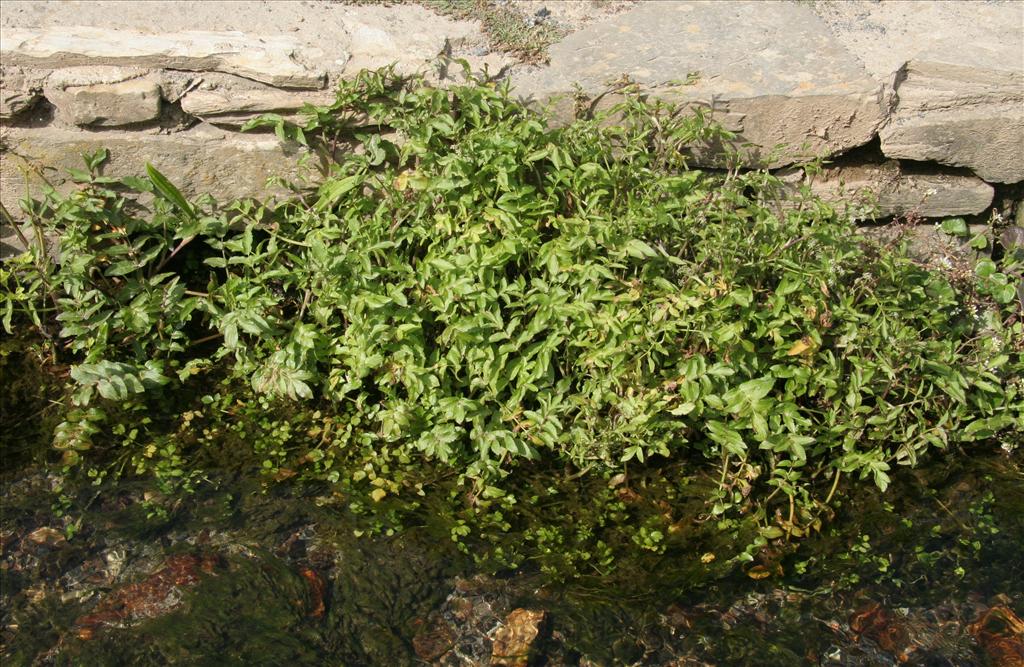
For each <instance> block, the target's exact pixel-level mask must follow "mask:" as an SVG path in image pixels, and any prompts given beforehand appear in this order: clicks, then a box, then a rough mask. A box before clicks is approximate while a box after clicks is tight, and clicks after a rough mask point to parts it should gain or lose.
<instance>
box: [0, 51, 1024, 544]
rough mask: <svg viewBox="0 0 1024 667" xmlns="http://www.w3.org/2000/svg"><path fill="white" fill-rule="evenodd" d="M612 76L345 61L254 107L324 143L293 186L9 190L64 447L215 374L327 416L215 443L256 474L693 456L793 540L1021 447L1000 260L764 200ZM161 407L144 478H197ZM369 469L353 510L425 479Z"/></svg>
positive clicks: (21, 286)
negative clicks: (921, 261)
mask: <svg viewBox="0 0 1024 667" xmlns="http://www.w3.org/2000/svg"><path fill="white" fill-rule="evenodd" d="M623 92H624V101H623V102H622V103H620V104H618V105H616V106H615V107H614V108H612V109H610V110H609V111H608V112H607V113H604V114H600V115H598V116H597V117H594V118H579V119H577V120H575V121H574V122H572V123H570V124H568V125H565V126H562V127H557V128H556V127H552V126H550V125H549V124H548V122H547V119H546V118H545V117H544V116H543V115H541V114H540V113H539V112H536V111H532V110H530V109H528V108H525V107H523V106H522V105H520V104H519V103H517V102H515V101H514V100H513V99H511V97H510V95H509V92H508V90H507V89H506V88H503V87H498V86H495V85H493V84H491V83H488V82H486V81H479V80H476V81H470V82H469V83H468V84H466V85H461V86H456V87H453V88H450V89H438V88H432V87H430V86H428V85H427V84H426V83H425V82H424V81H423V80H421V79H418V78H411V79H400V78H398V77H396V76H395V75H394V74H393V73H392V72H391V71H389V70H382V71H378V72H364V73H363V74H361V75H360V76H359V77H357V78H356V79H354V80H351V81H346V82H342V83H341V84H340V86H339V91H338V98H337V101H336V102H335V103H334V104H331V105H328V106H325V107H309V108H307V110H306V112H307V121H306V122H305V123H302V124H298V125H296V124H290V123H288V122H286V121H284V120H283V119H281V118H280V117H276V116H267V117H263V118H261V119H259V120H258V121H256V122H254V123H252V124H251V126H252V127H256V126H270V127H273V128H274V129H275V131H277V132H278V134H279V135H280V136H282V137H285V138H290V139H294V140H296V141H298V142H300V143H302V144H304V145H306V146H308V147H309V148H310V149H311V150H312V151H313V153H312V154H313V155H316V156H317V158H318V161H319V166H320V168H321V172H322V179H321V180H320V181H319V182H318V183H317V184H316V185H314V186H313V187H307V188H303V187H302V186H300V185H295V186H294V187H295V188H296V193H295V196H294V197H293V198H291V199H289V200H288V201H285V202H284V203H280V204H269V203H260V202H257V201H251V200H246V201H236V202H231V203H228V204H224V205H218V204H217V203H216V202H214V201H212V200H210V199H209V198H205V199H200V200H197V201H188V200H187V199H186V198H185V197H184V196H183V195H182V194H181V193H180V192H179V191H178V190H177V189H176V188H175V187H174V186H173V185H172V184H171V183H170V182H169V181H168V180H167V179H166V178H165V177H163V176H162V175H161V174H160V173H159V171H157V170H156V169H155V168H154V167H149V168H148V178H147V179H136V178H124V179H120V180H115V179H110V178H106V177H103V176H102V175H100V167H101V164H102V157H103V156H90V157H89V158H88V159H87V162H88V165H87V166H88V167H89V171H87V172H83V173H81V174H78V175H77V177H78V178H79V180H81V181H82V187H81V188H80V189H78V190H77V191H75V192H73V193H72V194H70V195H66V196H65V195H59V194H58V193H56V192H54V191H49V192H47V193H46V194H45V196H44V197H43V198H42V199H41V200H39V201H29V202H26V204H25V211H26V214H27V215H28V216H29V218H30V220H31V223H32V225H34V226H35V227H37V228H39V229H41V230H45V231H46V232H47V233H50V234H52V235H54V236H56V237H59V239H60V250H59V256H60V259H61V261H60V263H59V264H54V263H52V262H49V261H48V260H47V257H48V255H47V254H46V251H45V249H44V248H43V247H42V245H41V244H33V247H32V249H31V250H30V251H29V254H28V255H26V256H25V257H22V258H19V259H16V260H14V261H13V263H11V264H10V267H11V268H9V269H7V268H5V273H4V274H3V276H4V290H3V300H4V301H3V305H4V308H5V309H6V313H7V317H6V320H5V323H6V326H8V327H9V328H10V327H11V326H13V325H12V321H13V320H12V317H13V316H14V314H16V313H24V317H21V316H19V318H16V319H17V321H19V322H21V321H24V322H27V323H30V324H34V326H36V327H37V328H39V329H41V330H44V331H47V332H52V331H53V324H54V323H56V324H57V325H59V327H60V328H59V332H58V333H56V335H55V339H54V340H55V343H54V344H55V345H56V346H57V347H58V348H59V350H60V352H61V354H63V355H66V357H67V358H68V359H69V360H70V361H72V362H73V368H72V370H71V380H72V381H73V386H74V392H73V397H72V402H73V403H74V404H75V405H76V406H78V409H76V410H75V411H72V412H70V413H69V417H68V420H67V421H66V423H65V424H64V425H62V426H61V427H60V429H58V437H57V445H58V446H59V447H61V448H63V449H65V450H66V451H71V452H75V453H76V455H75V457H72V458H71V459H70V461H69V462H70V463H74V462H76V461H77V460H78V458H77V456H78V455H79V453H84V452H85V451H86V450H88V449H89V448H90V447H93V450H92V451H91V452H90V455H99V454H98V453H97V452H95V447H94V445H96V437H95V436H96V435H97V433H99V432H100V431H101V430H103V432H104V433H108V432H109V428H110V423H111V421H114V422H117V421H118V420H119V419H125V418H128V417H126V416H122V417H118V416H116V415H115V414H114V412H117V414H120V415H130V414H132V413H133V411H137V410H138V409H140V407H139V406H142V405H161V403H159V401H165V403H163V404H162V405H167V403H166V401H168V400H170V399H169V398H168V397H179V398H180V397H188V396H198V395H208V396H212V392H211V391H209V386H210V383H211V382H214V381H220V379H221V378H223V379H224V381H225V382H228V383H230V385H231V386H232V387H236V388H237V387H238V386H239V384H240V383H246V384H248V387H249V389H248V390H247V392H243V393H241V394H236V393H232V394H230V395H228V394H225V396H224V397H223V398H217V397H211V398H210V402H209V405H208V406H207V407H208V408H209V409H212V408H210V407H209V406H212V405H220V406H221V407H220V408H219V409H220V410H224V411H233V412H239V410H240V408H238V407H237V404H239V403H241V404H251V403H252V402H253V401H263V400H268V401H269V400H273V401H303V402H306V403H307V404H308V405H309V406H310V409H313V408H314V407H315V408H316V409H318V410H321V411H323V414H324V415H329V416H330V419H332V420H334V421H331V422H330V423H331V426H330V429H331V435H330V437H323V438H318V439H316V440H317V442H318V444H316V445H315V446H313V447H312V449H311V448H310V447H308V446H307V445H308V443H309V439H308V438H297V439H296V438H294V437H293V436H291V435H289V433H285V432H281V433H280V434H278V435H274V436H272V437H269V436H261V437H259V438H257V439H256V440H252V439H246V438H240V439H238V440H237V441H234V442H236V446H237V447H239V448H245V447H249V448H250V453H254V454H255V455H257V456H259V457H260V459H261V460H263V461H265V463H264V465H263V467H264V468H265V469H266V471H267V473H268V474H271V475H280V474H281V471H282V470H288V471H290V472H299V473H301V474H304V475H307V476H308V477H313V478H318V479H326V480H328V481H332V482H337V481H338V479H339V472H338V469H337V467H332V466H330V465H324V463H323V462H324V461H325V460H334V459H338V460H341V459H343V458H344V457H345V453H346V451H348V450H349V449H351V448H357V449H360V450H361V451H365V450H368V451H371V452H372V451H378V452H391V453H392V454H388V456H397V457H400V458H402V459H403V460H406V461H409V460H415V459H417V458H426V459H430V460H433V461H437V462H440V463H441V464H442V465H445V466H448V467H450V469H451V470H452V471H453V473H454V474H457V475H459V476H460V478H461V479H463V480H465V481H466V483H468V484H470V485H471V486H472V488H473V497H474V498H481V497H484V495H485V494H486V493H489V492H488V491H487V489H489V488H492V487H495V485H500V484H501V480H502V479H503V478H505V477H506V476H507V475H509V474H513V473H514V472H515V471H516V470H517V468H518V467H519V464H520V463H522V462H526V461H531V460H543V461H550V462H558V463H564V464H566V465H568V466H569V467H570V470H573V471H576V472H573V473H572V474H586V473H587V472H589V471H594V473H597V472H605V473H608V472H615V471H619V470H622V469H624V468H627V467H628V466H634V465H638V464H643V465H648V466H649V465H658V464H659V462H663V463H664V462H685V463H686V464H687V465H688V466H691V467H692V468H693V469H695V470H699V471H702V472H703V474H705V475H706V476H707V477H708V478H709V479H713V480H715V483H714V484H713V485H712V488H713V491H712V492H710V493H709V496H708V499H707V500H708V508H709V510H710V514H711V516H715V517H719V518H721V519H723V521H725V520H726V516H727V515H729V514H730V513H733V514H734V515H738V514H742V513H747V512H750V511H751V510H752V509H753V510H754V511H755V515H756V516H757V517H758V518H759V520H760V521H761V522H762V523H763V524H765V525H766V526H772V527H774V528H772V529H771V530H770V533H771V534H773V535H776V534H780V533H779V531H781V534H782V535H785V536H800V535H803V534H806V532H807V531H808V530H813V529H814V528H815V526H820V514H821V510H822V508H823V507H825V506H826V505H827V504H828V502H829V500H830V499H831V498H832V496H833V494H834V493H835V492H836V489H837V488H838V486H839V484H840V481H841V480H842V479H844V478H846V479H849V478H856V479H867V480H870V481H872V482H873V483H874V484H876V485H877V486H878V487H879V488H880V489H882V490H885V488H886V487H887V486H888V484H889V483H890V475H889V472H890V471H891V469H892V466H893V465H913V464H915V463H916V462H917V461H918V460H919V459H920V458H921V457H922V456H924V455H926V454H927V453H929V452H931V451H933V450H944V449H947V448H949V447H950V446H952V445H956V446H963V445H965V444H966V443H972V442H982V441H992V440H995V439H1001V440H1002V441H1003V442H1004V443H1005V442H1012V443H1017V442H1019V441H1020V439H1021V437H1022V429H1021V425H1022V424H1024V414H1022V410H1024V400H1022V387H1021V377H1022V373H1021V370H1022V368H1024V365H1022V360H1021V347H1022V324H1021V320H1020V313H1019V310H1018V309H1017V308H1016V306H1015V304H1014V303H1013V301H1012V300H1010V299H1006V298H1004V297H1005V296H1006V295H1005V294H1004V292H1005V289H1003V288H1004V287H1005V284H1004V283H1000V281H999V280H996V279H994V278H993V276H995V275H996V274H997V273H998V272H997V271H996V270H995V268H992V270H991V271H989V270H988V269H987V268H980V270H979V276H981V277H982V278H985V279H988V283H985V284H986V285H989V287H983V288H981V291H982V292H983V293H984V294H988V295H990V296H991V297H992V298H991V299H989V300H988V301H986V302H984V303H982V305H983V306H984V307H983V308H977V307H975V305H972V304H974V302H973V301H969V300H968V293H967V292H966V291H964V290H961V289H959V288H957V287H956V286H954V285H953V284H951V282H950V280H949V279H948V278H947V277H946V276H944V275H942V274H941V273H938V272H934V271H930V270H928V269H926V268H924V267H922V266H920V265H918V264H917V263H915V262H914V261H912V260H911V259H909V258H908V257H907V256H906V254H905V252H904V251H903V250H902V249H900V248H889V247H885V246H878V245H874V244H872V243H870V242H869V241H865V240H864V239H863V238H862V237H860V236H859V235H857V234H856V233H855V228H854V226H853V224H852V223H851V222H850V220H849V219H847V218H846V217H844V215H842V214H840V213H838V212H837V211H836V210H835V209H834V208H832V207H830V206H828V205H827V204H825V203H823V202H821V201H818V200H814V199H807V200H805V201H802V202H799V203H798V204H789V205H783V204H782V203H780V201H779V199H780V196H779V183H778V182H777V181H776V179H775V178H774V177H773V176H772V175H770V174H769V173H766V172H764V171H751V172H742V171H740V170H738V169H735V170H731V171H730V172H728V173H726V174H719V173H710V172H703V171H700V170H696V169H691V168H688V165H687V155H688V154H689V152H690V151H691V150H692V149H693V148H694V146H695V145H699V144H701V143H703V142H708V143H714V142H715V141H716V140H717V139H719V138H724V137H725V136H726V133H724V131H722V130H721V129H719V128H717V127H715V126H714V125H712V124H710V123H708V122H707V121H706V119H705V118H704V117H702V116H701V115H699V114H698V115H694V114H691V113H689V112H687V111H686V110H685V109H681V108H678V107H675V106H672V105H669V104H666V103H663V102H659V101H654V100H647V99H645V98H644V97H643V96H642V95H640V94H639V93H638V92H636V91H635V90H631V89H628V88H627V89H626V90H624V91H623ZM342 145H351V146H354V150H350V151H344V152H343V151H342V150H341V149H340V147H341V146H342ZM141 192H145V193H152V194H154V195H156V197H155V199H153V201H152V203H151V204H150V205H149V206H148V207H143V206H141V205H139V204H138V203H137V200H136V198H135V196H134V194H135V193H141ZM982 266H983V267H986V266H988V265H982ZM993 267H994V265H993ZM999 275H1003V274H999ZM992 286H995V287H992ZM996 287H998V288H999V289H996ZM51 335H52V334H51ZM233 391H234V390H233ZM172 403H173V401H172ZM268 405H269V404H268ZM198 412H199V413H201V412H202V408H200V409H199V410H198ZM243 412H244V411H243ZM244 414H251V413H249V412H244ZM318 424H319V425H317V426H316V428H318V429H321V430H322V429H326V428H328V427H327V426H325V424H324V423H323V420H322V419H321V420H319V422H318ZM159 428H160V426H159V424H158V423H154V424H152V425H149V426H146V427H145V429H146V432H145V433H135V435H133V436H132V438H131V440H130V442H129V441H127V440H126V439H124V438H121V439H120V440H119V442H122V443H125V447H126V448H127V449H128V450H133V449H139V448H141V451H134V452H133V454H132V455H133V456H134V460H135V461H136V463H137V465H136V468H137V470H138V471H139V472H145V471H153V470H155V469H156V467H155V466H152V465H149V464H148V463H147V460H149V459H152V457H153V454H152V452H162V454H161V455H160V456H162V457H163V459H164V460H165V461H166V462H167V463H166V464H165V465H164V468H162V469H163V470H164V471H165V472H164V473H161V474H163V475H164V477H165V479H173V478H174V477H175V476H181V477H189V475H188V474H186V471H187V469H188V468H189V466H190V463H189V461H190V460H195V461H199V460H201V459H202V449H203V447H201V446H200V445H199V444H198V443H193V445H192V446H191V449H190V448H189V447H188V446H185V445H175V446H174V447H173V448H172V449H168V445H169V443H170V441H169V440H168V435H167V434H166V433H164V434H161V433H160V432H159ZM243 428H247V427H244V426H243ZM277 428H278V427H276V426H275V427H274V429H277ZM311 428H313V427H312V426H311ZM275 432H276V431H275ZM114 440H117V438H114ZM296 442H301V443H305V444H304V445H303V446H298V445H296V444H295V443H296ZM257 443H262V444H257ZM150 447H155V449H153V450H150V449H149V448H150ZM254 450H259V451H254ZM147 451H151V454H150V456H149V457H147V456H146V452H147ZM314 452H315V453H314ZM381 456H384V454H382V455H381ZM157 458H160V457H157ZM366 463H367V464H370V465H371V468H372V467H373V466H372V462H371V461H366ZM195 465H198V464H195ZM175 471H177V472H175ZM372 472H373V474H374V478H373V480H370V481H374V480H376V479H378V478H379V479H381V480H382V481H381V482H375V483H374V485H373V489H372V490H368V492H369V494H370V496H371V502H374V503H380V502H381V501H383V500H384V499H385V498H387V497H389V496H390V495H393V494H400V493H403V492H405V493H408V492H412V491H413V489H411V488H409V487H405V486H403V484H402V483H401V482H399V481H395V480H394V479H391V478H390V477H388V475H387V473H382V472H381V471H380V470H378V469H376V468H374V469H373V470H372ZM348 474H349V473H346V475H348ZM191 478H194V476H193V477H191ZM419 490H420V489H415V491H417V492H418V491H419ZM498 492H500V489H496V490H495V491H494V493H498ZM663 537H664V533H663V532H662V531H661V529H660V528H658V527H657V526H654V525H651V526H646V525H645V526H644V527H643V530H642V531H641V532H639V533H637V538H636V542H637V544H638V545H639V546H641V547H642V548H644V549H652V550H657V549H660V548H661V546H660V542H661V540H662V538H663ZM766 539H767V538H762V543H764V542H765V540H766Z"/></svg>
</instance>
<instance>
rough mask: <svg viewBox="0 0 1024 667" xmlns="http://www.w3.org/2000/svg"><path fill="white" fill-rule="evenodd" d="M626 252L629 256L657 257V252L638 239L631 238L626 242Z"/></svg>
mask: <svg viewBox="0 0 1024 667" xmlns="http://www.w3.org/2000/svg"><path fill="white" fill-rule="evenodd" d="M626 252H628V253H629V255H630V256H631V257H636V258H638V259H642V258H644V257H657V256H658V253H657V252H656V251H655V250H654V248H652V247H651V246H649V245H647V244H646V243H644V242H643V241H641V240H640V239H632V240H630V241H628V242H627V243H626Z"/></svg>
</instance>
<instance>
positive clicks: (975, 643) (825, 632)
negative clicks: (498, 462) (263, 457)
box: [0, 453, 1024, 666]
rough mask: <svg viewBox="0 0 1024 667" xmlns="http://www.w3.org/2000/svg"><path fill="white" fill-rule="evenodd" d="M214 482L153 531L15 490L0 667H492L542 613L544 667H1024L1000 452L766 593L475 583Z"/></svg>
mask: <svg viewBox="0 0 1024 667" xmlns="http://www.w3.org/2000/svg"><path fill="white" fill-rule="evenodd" d="M216 482H217V483H216V484H210V485H208V486H207V487H204V488H205V490H201V491H200V492H199V493H197V494H196V495H195V496H192V497H188V498H185V499H183V500H181V501H179V502H177V503H171V504H170V510H169V511H168V512H166V515H157V516H147V514H148V513H150V512H151V507H152V503H150V504H147V503H146V502H144V501H145V497H144V496H145V495H146V492H144V491H143V490H142V488H141V487H134V486H132V485H128V484H121V485H116V486H115V485H108V486H103V487H99V488H93V487H88V486H86V487H82V488H80V489H77V490H76V493H74V494H72V498H73V501H72V505H71V506H70V507H61V506H59V504H58V505H54V503H53V500H54V496H53V494H52V493H51V487H52V485H53V484H54V478H53V477H52V476H49V475H47V474H46V473H44V472H41V471H38V470H32V469H29V470H27V471H23V472H22V473H20V474H19V475H18V476H17V477H16V478H11V479H8V480H6V481H5V484H4V495H3V508H4V511H3V517H2V526H0V539H2V544H3V559H2V563H0V568H2V570H0V576H2V579H0V582H2V592H0V595H2V603H3V612H2V624H3V630H2V633H3V634H2V642H3V645H2V658H3V664H4V665H11V666H13V665H36V664H40V665H46V664H55V665H167V664H180V665H243V664H245V665H414V664H443V665H475V664H487V662H488V660H489V658H490V652H491V644H492V640H493V637H494V632H495V629H496V628H498V627H500V626H501V625H502V623H503V622H504V619H505V618H506V617H507V615H508V613H509V612H510V611H511V610H513V609H515V608H527V609H540V610H544V611H545V612H546V613H547V618H548V619H549V622H548V623H547V624H546V627H545V628H544V632H543V633H542V638H543V642H542V643H540V644H539V645H538V647H537V651H536V655H535V657H534V658H532V662H533V663H534V664H546V665H628V664H638V665H639V664H643V665H691V664H692V665H700V664H715V665H745V664H750V665H797V664H812V665H888V664H912V665H989V664H991V665H1010V664H1017V665H1019V664H1021V662H1008V660H1011V659H1014V658H1013V655H1014V654H1013V651H1024V649H1022V648H1021V647H1022V646H1024V643H1022V642H1024V638H1021V637H1020V636H1019V635H1015V631H1014V630H1013V628H1012V627H1011V628H1009V629H1007V627H1005V626H1006V625H1007V624H1006V622H1005V621H1006V618H1008V617H1009V618H1013V617H1014V615H1015V616H1016V617H1019V616H1022V615H1024V556H1022V545H1024V474H1022V466H1021V463H1020V461H1019V460H1015V459H1014V458H1011V457H1007V456H1006V455H1004V454H1001V453H999V454H992V453H990V454H985V455H977V456H974V457H969V456H968V457H965V456H960V457H959V458H957V460H956V461H954V462H936V463H932V464H930V465H928V466H925V467H924V468H922V469H919V470H916V471H903V472H902V473H900V475H899V476H898V477H897V478H896V479H895V480H894V483H893V485H892V490H891V491H890V493H888V494H886V495H884V496H883V495H881V494H878V493H877V492H876V491H875V490H874V489H872V488H868V487H867V486H866V485H865V486H862V487H860V490H858V491H855V492H853V493H852V495H850V496H848V497H847V498H846V500H845V501H844V502H843V503H842V504H841V506H840V507H839V509H838V512H837V514H836V516H835V517H834V518H833V519H832V520H831V521H830V522H829V523H828V525H826V526H825V527H824V528H823V530H822V531H821V532H820V533H819V534H817V535H815V536H813V537H810V538H807V539H804V540H803V541H802V542H801V543H800V544H799V547H798V548H796V549H795V550H794V549H786V550H779V553H778V555H777V557H775V558H774V559H772V557H771V555H770V553H769V555H768V556H767V557H766V558H767V560H765V561H764V562H765V563H767V565H766V566H762V567H761V568H760V569H757V570H754V569H750V568H748V567H742V566H732V567H724V566H722V565H721V563H718V564H717V565H718V567H716V566H715V565H716V564H715V563H711V562H707V563H705V562H704V561H708V560H709V559H710V558H711V557H710V556H709V555H708V554H707V553H703V554H702V553H698V551H695V550H690V549H686V548H673V549H669V550H667V551H666V552H665V553H661V554H656V553H647V552H642V551H641V550H637V553H635V554H634V555H629V554H623V555H621V556H620V557H619V559H618V562H617V568H616V570H615V571H614V573H608V574H607V575H605V576H602V575H599V574H596V573H593V574H587V575H585V576H579V577H569V578H566V579H564V580H558V579H557V578H553V577H551V576H550V575H549V574H544V573H541V572H539V571H536V570H535V569H534V568H531V567H530V566H529V565H527V566H524V567H522V568H519V569H517V570H516V571H511V572H501V573H498V574H496V575H494V574H488V573H483V572H480V571H478V567H476V566H474V564H473V561H472V559H471V558H469V557H468V556H467V555H466V554H463V553H460V551H459V550H457V549H456V548H455V547H454V544H453V543H452V542H451V541H450V540H449V539H446V536H445V535H443V534H442V533H440V532H438V531H437V530H435V529H433V528H431V527H430V525H429V522H424V523H423V525H422V526H418V527H417V526H413V527H409V528H407V529H405V530H403V531H400V532H399V533H398V534H397V535H394V536H390V537H383V536H382V537H368V536H362V537H356V536H355V535H354V531H356V530H357V528H356V526H357V525H358V522H357V521H356V519H355V518H354V517H353V516H351V515H350V514H349V513H348V510H347V508H346V506H345V505H344V503H341V502H338V501H337V499H336V498H333V497H332V495H331V494H330V493H329V492H328V490H327V489H325V488H323V487H319V486H316V487H314V486H308V485H307V486H300V485H292V486H288V485H286V484H277V485H271V486H265V485H263V484H262V483H260V482H259V481H258V480H257V479H255V478H252V477H244V476H243V477H238V478H236V479H228V478H224V479H219V480H216ZM150 500H152V498H150ZM59 514H63V515H64V516H58V515H59ZM72 520H73V521H74V522H75V523H74V524H72V525H77V526H78V529H77V532H73V531H72V532H73V534H72V535H71V536H70V538H69V537H68V532H69V531H68V530H67V528H68V525H69V522H71V521H72ZM706 548H707V546H706V545H701V548H700V550H699V551H703V550H705V549H706ZM770 551H771V550H769V552H770ZM755 577H757V578H755ZM762 577H763V578H762ZM1007 656H1009V658H1008V657H1007ZM1022 656H1024V654H1022V653H1018V654H1017V658H1016V659H1018V660H1019V659H1024V657H1022ZM524 664H525V663H524Z"/></svg>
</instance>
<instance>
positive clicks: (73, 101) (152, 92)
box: [47, 79, 160, 127]
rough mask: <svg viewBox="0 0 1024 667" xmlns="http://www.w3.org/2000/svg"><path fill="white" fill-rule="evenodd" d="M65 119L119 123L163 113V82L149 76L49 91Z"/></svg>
mask: <svg viewBox="0 0 1024 667" xmlns="http://www.w3.org/2000/svg"><path fill="white" fill-rule="evenodd" d="M48 93H49V94H48V95H47V99H49V100H50V102H51V103H52V104H53V105H54V106H55V107H56V108H57V114H58V117H59V118H60V119H61V120H64V121H67V122H69V123H73V124H74V125H79V126H88V125H96V126H103V127H116V126H119V125H131V124H133V123H143V122H145V121H149V120H155V119H157V118H159V117H160V85H159V84H157V83H156V82H155V81H149V80H146V79H132V80H130V81H122V82H120V83H100V84H96V85H92V86H74V87H70V88H66V89H64V90H57V89H53V91H52V92H50V91H48Z"/></svg>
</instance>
